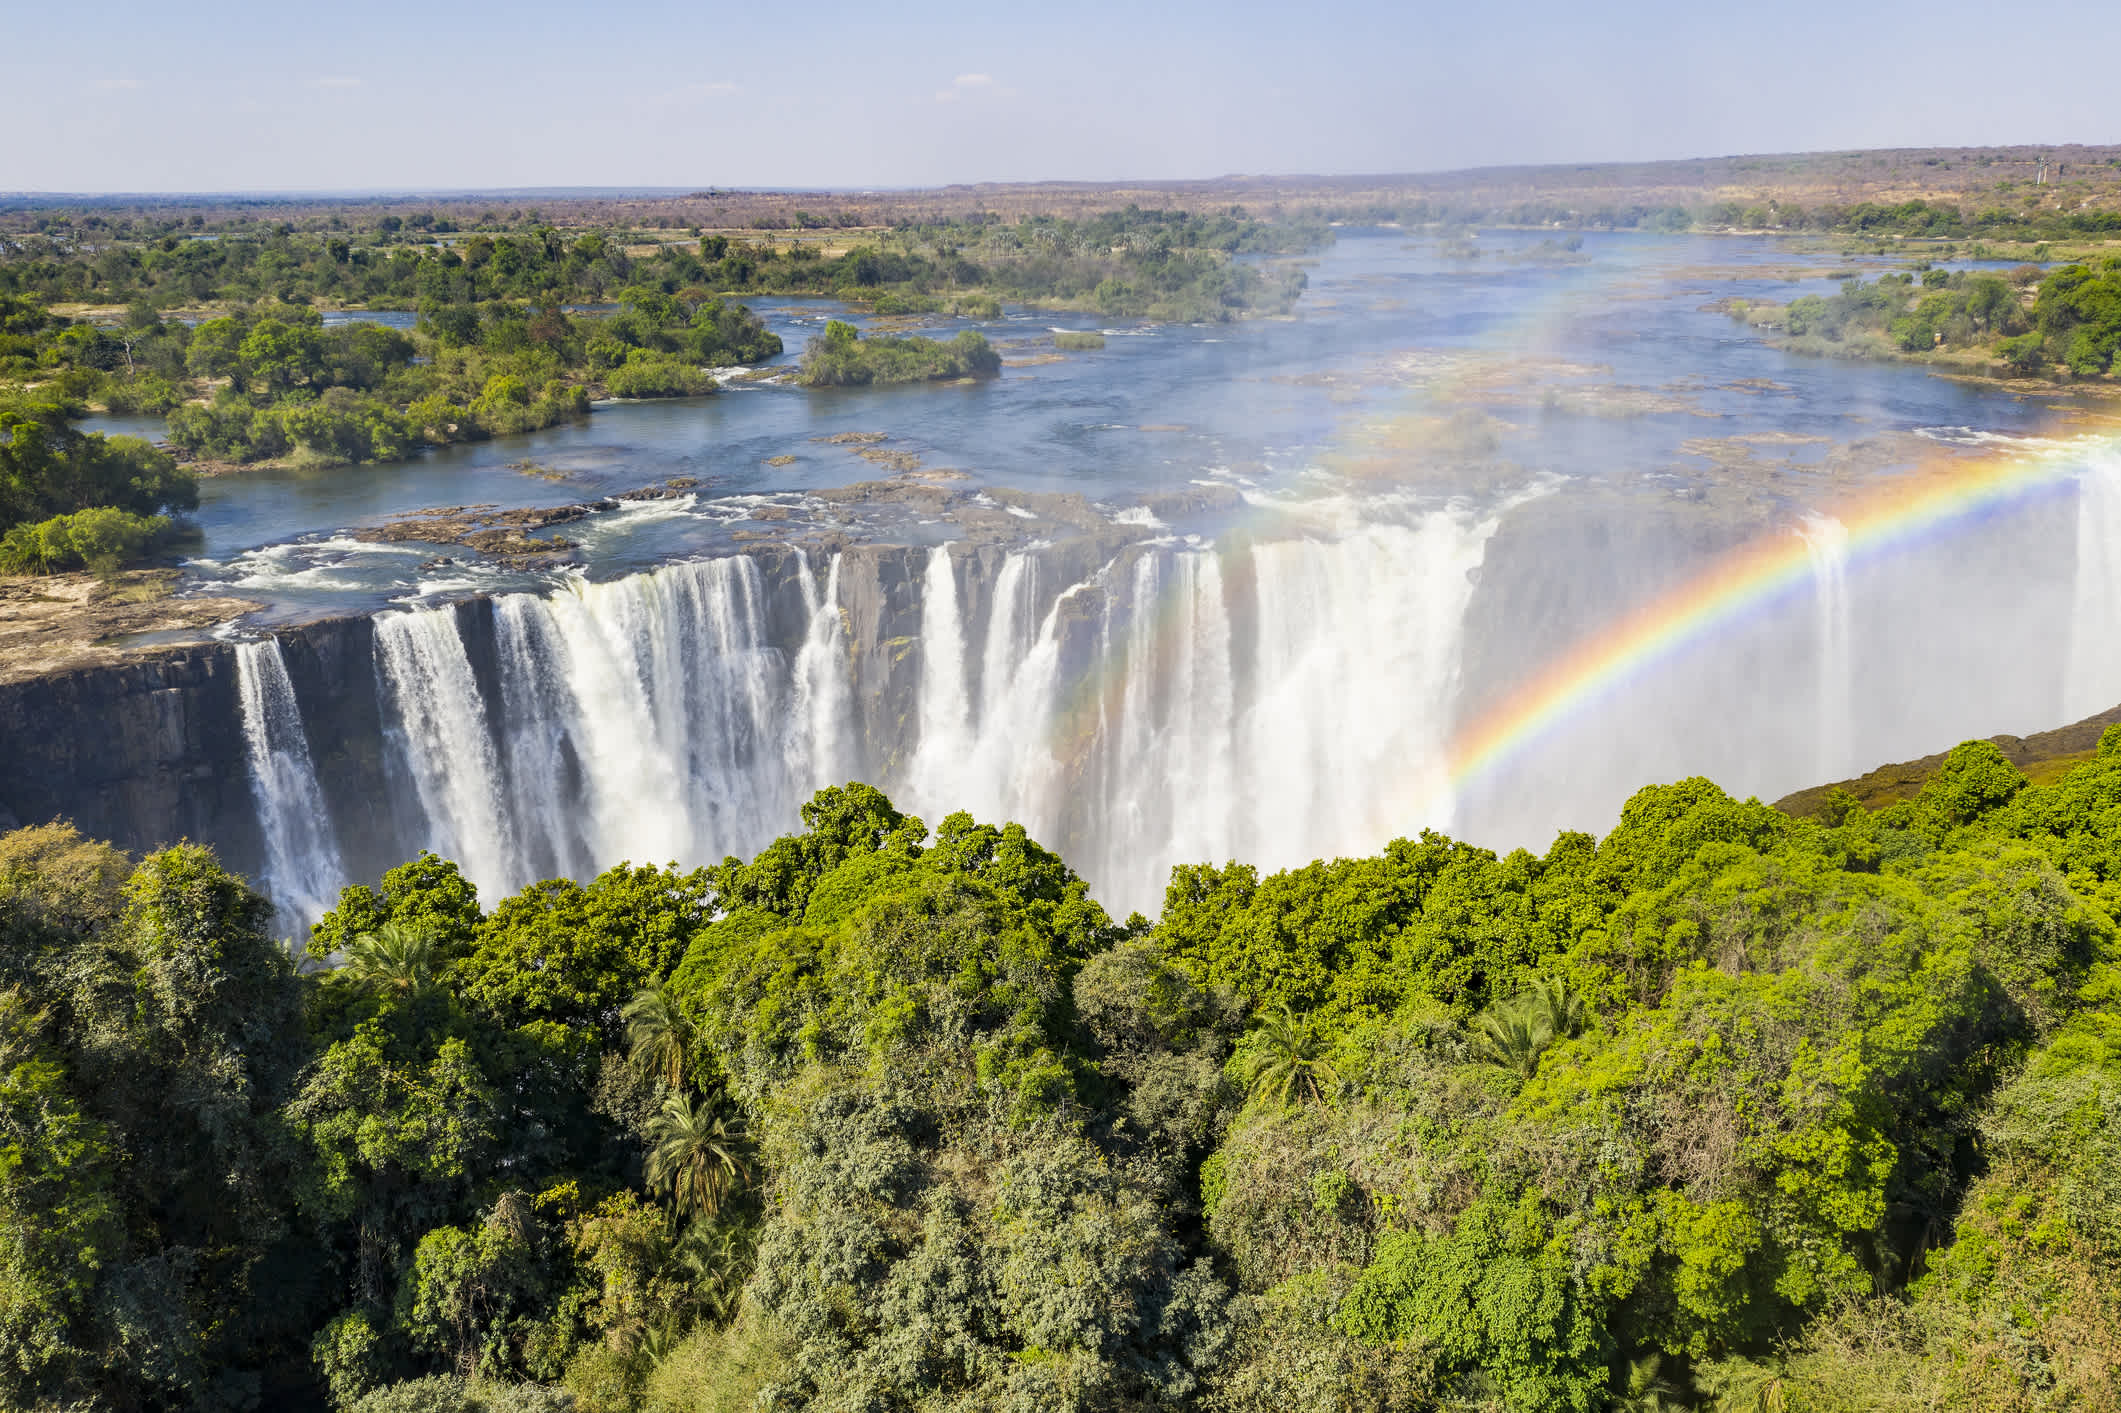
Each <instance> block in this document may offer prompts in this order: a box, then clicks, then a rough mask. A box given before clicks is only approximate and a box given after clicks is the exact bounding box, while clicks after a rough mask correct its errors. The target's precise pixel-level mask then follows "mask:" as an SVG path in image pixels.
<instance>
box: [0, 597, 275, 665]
mask: <svg viewBox="0 0 2121 1413" xmlns="http://www.w3.org/2000/svg"><path fill="white" fill-rule="evenodd" d="M182 577H183V576H182V573H181V571H179V570H175V569H135V570H127V571H125V572H123V573H120V574H118V575H116V576H115V577H113V578H111V579H107V580H105V579H98V578H96V577H95V576H94V575H91V574H50V575H41V576H35V577H10V578H0V682H20V681H25V680H27V679H29V678H32V677H42V676H48V675H51V674H55V673H61V672H68V671H72V670H75V669H78V668H84V667H107V666H110V665H112V664H114V663H117V662H120V661H123V660H125V659H126V658H127V657H129V656H136V655H137V654H138V653H139V652H140V651H141V649H142V648H143V647H147V646H159V647H166V646H171V645H175V644H179V643H190V642H202V641H205V640H206V639H207V638H208V637H210V636H211V632H212V630H213V629H214V628H215V627H217V626H218V625H220V624H223V623H226V622H228V621H229V620H231V619H234V618H237V617H239V616H241V615H242V614H245V613H250V612H253V611H255V610H257V609H259V608H262V607H263V605H262V604H259V603H255V602H253V601H251V600H248V599H240V598H234V597H206V598H180V597H177V596H176V590H177V587H178V585H179V583H180V582H181V580H182Z"/></svg>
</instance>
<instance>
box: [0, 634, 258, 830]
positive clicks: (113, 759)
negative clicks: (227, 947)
mask: <svg viewBox="0 0 2121 1413" xmlns="http://www.w3.org/2000/svg"><path fill="white" fill-rule="evenodd" d="M55 819H68V820H71V821H73V823H74V824H75V825H76V826H78V827H79V828H80V829H81V831H82V832H83V833H84V834H88V835H91V836H93V837H96V838H102V839H109V840H111V841H113V842H115V843H118V844H120V845H122V846H124V847H125V848H128V849H135V850H142V849H152V848H156V847H158V846H160V845H163V844H167V843H173V842H175V841H176V840H179V839H196V840H204V841H206V842H209V843H212V844H215V845H217V846H218V847H219V848H220V849H221V850H222V852H223V854H224V856H225V857H226V858H227V859H228V860H229V861H230V862H231V863H233V864H234V865H235V866H237V867H239V868H245V869H249V868H254V867H255V866H256V863H257V860H258V858H259V856H260V841H259V838H258V824H257V812H256V809H255V806H254V804H253V802H252V799H251V793H250V774H249V769H248V766H247V765H246V763H245V754H244V743H243V718H242V712H241V710H240V708H239V706H238V703H237V699H236V659H235V653H234V651H233V649H231V648H229V647H228V646H227V645H225V644H221V643H210V644H201V645H197V646H191V647H183V648H172V649H168V650H165V651H162V652H158V653H155V654H153V655H151V656H147V657H143V658H140V659H138V660H135V661H131V662H126V663H122V664H119V665H117V666H114V667H97V668H84V669H81V670H78V671H71V672H62V673H55V674H53V675H51V676H49V677H38V678H33V679H30V680H28V681H24V682H15V683H9V684H7V685H5V686H0V827H11V826H14V825H24V824H42V823H46V822H48V821H50V820H55Z"/></svg>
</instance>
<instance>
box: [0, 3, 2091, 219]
mask: <svg viewBox="0 0 2121 1413" xmlns="http://www.w3.org/2000/svg"><path fill="white" fill-rule="evenodd" d="M0 19H4V20H5V29H4V31H0V33H5V34H7V35H8V36H9V37H10V40H11V41H12V42H11V43H10V45H9V46H8V47H9V49H10V51H11V52H10V57H9V61H8V63H7V65H6V79H5V81H4V82H0V133H4V134H6V139H5V141H4V142H0V190H41V191H113V190H119V191H202V190H204V191H226V190H286V189H297V190H346V189H376V188H385V189H420V188H438V187H452V188H465V187H502V186H582V185H589V186H627V185H655V186H683V187H695V186H706V185H710V184H711V185H721V186H769V185H770V186H842V187H846V186H853V187H860V186H909V185H927V184H935V183H943V182H952V181H983V180H1036V179H1042V178H1067V179H1081V180H1105V179H1123V178H1130V177H1134V178H1149V177H1206V176H1216V175H1220V174H1223V173H1229V172H1389V171H1419V170H1433V169H1439V168H1449V167H1461V166H1472V165H1481V164H1488V163H1503V162H1556V161H1611V160H1623V159H1632V158H1655V157H1681V156H1698V155H1712V154H1718V153H1729V152H1763V151H1793V150H1795V151H1801V150H1813V149H1819V148H1840V147H1874V146H1928V145H1956V144H1962V143H1981V144H1988V143H2016V142H2036V143H2059V142H2087V143H2112V142H2121V102H2117V101H2116V100H2115V97H2114V94H2113V88H2112V85H2111V83H2110V82H2109V81H2108V80H2107V79H2106V78H2104V77H2101V76H2100V74H2099V73H2098V69H2099V66H2100V61H2098V60H2096V59H2095V58H2094V57H2093V56H2099V55H2112V54H2114V53H2117V52H2121V4H2114V3H2103V4H2083V3H2076V0H2064V3H2059V4H2056V5H2052V6H2049V7H2046V8H2044V9H2042V10H2039V11H2037V12H2025V13H2023V14H2022V15H2013V14H2012V13H2011V12H2010V11H2008V10H2007V9H2005V8H2002V7H1997V6H1993V5H1986V6H1979V7H1976V6H1974V5H1971V4H1966V3H1961V0H1933V3H1925V4H1914V3H1898V2H1897V0H1894V2H1893V3H1883V4H1862V3H1857V4H1849V3H1841V4H1820V3H1811V0H1799V2H1798V3H1786V4H1766V5H1746V6H1737V5H1704V4H1686V5H1681V4H1669V3H1660V2H1659V0H1647V2H1646V3H1607V4H1603V5H1599V4H1588V3H1573V4H1558V3H1550V0H1523V2H1522V3H1517V4H1508V5H1498V4H1485V5H1483V4H1478V3H1458V4H1451V5H1430V4H1422V3H1397V4H1394V3H1386V0H1375V3H1332V2H1330V0H1329V3H1314V4H1309V5H1305V4H1300V3H1299V4H1285V5H1275V6H1267V5H1255V4H1248V3H1226V4H1217V5H1207V4H1162V5H1159V4H1153V3H1147V0H1143V2H1142V3H1134V4H1113V3H1105V0H1089V3H1049V4H1042V5H1038V6H1019V5H1006V4H1005V5H1002V6H986V7H982V6H977V5H970V4H965V3H957V4H951V5H931V4H903V5H892V4H889V3H883V4H878V3H869V4H862V5H851V4H839V3H831V2H830V0H827V2H826V3H809V4H805V3H800V0H784V2H783V3H778V4H770V5H769V4H757V3H751V4H744V5H726V4H723V5H717V4H711V3H704V0H692V3H684V4H678V3H665V0H636V3H633V4H629V5H624V6H617V5H610V6H596V5H588V4H582V3H572V4H564V5H563V4H558V3H552V2H551V0H519V3H514V4H508V5H485V4H482V5H472V4H463V3H453V0H349V2H348V3H341V4H321V3H315V0H310V3H292V0H288V2H287V3H280V4H261V3H228V2H227V0H218V2H217V0H201V2H200V3H195V4H190V5H172V4H169V3H167V0H160V3H155V4H142V3H136V0H106V3H97V4H88V3H61V4H57V5H54V4H52V3H50V0H38V3H36V4H34V5H32V4H26V3H23V0H0ZM2071 55H2075V56H2079V59H2080V60H2084V61H2085V62H2073V61H2071V60H2070V59H2069V56H2071Z"/></svg>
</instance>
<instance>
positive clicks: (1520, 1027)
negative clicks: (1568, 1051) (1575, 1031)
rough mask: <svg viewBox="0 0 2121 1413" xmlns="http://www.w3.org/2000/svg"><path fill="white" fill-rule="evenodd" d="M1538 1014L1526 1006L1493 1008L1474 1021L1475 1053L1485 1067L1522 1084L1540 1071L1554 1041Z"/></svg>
mask: <svg viewBox="0 0 2121 1413" xmlns="http://www.w3.org/2000/svg"><path fill="white" fill-rule="evenodd" d="M1542 1021H1543V1018H1542V1017H1541V1016H1539V1015H1538V1013H1537V1012H1534V1011H1531V1010H1528V1009H1526V1008H1525V1007H1522V1006H1515V1005H1501V1006H1490V1007H1488V1008H1487V1009H1486V1010H1485V1011H1482V1012H1481V1013H1480V1014H1479V1015H1478V1016H1476V1017H1474V1020H1473V1053H1474V1054H1476V1055H1478V1056H1479V1057H1480V1059H1481V1061H1482V1063H1484V1064H1488V1065H1492V1066H1494V1067H1495V1068H1496V1069H1499V1070H1507V1071H1509V1072H1510V1073H1511V1074H1513V1075H1515V1076H1517V1078H1518V1079H1520V1080H1527V1079H1530V1078H1531V1077H1532V1076H1533V1075H1534V1074H1535V1073H1536V1072H1537V1071H1538V1069H1539V1057H1540V1056H1541V1055H1544V1054H1545V1053H1546V1051H1547V1046H1549V1045H1551V1044H1552V1043H1553V1041H1554V1035H1553V1032H1552V1031H1550V1030H1548V1029H1547V1028H1546V1026H1545V1025H1544V1024H1543V1023H1542Z"/></svg>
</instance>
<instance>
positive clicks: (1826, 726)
mask: <svg viewBox="0 0 2121 1413" xmlns="http://www.w3.org/2000/svg"><path fill="white" fill-rule="evenodd" d="M1798 533H1799V534H1801V535H1802V536H1803V537H1804V547H1805V550H1806V552H1807V553H1808V554H1809V555H1810V557H1811V561H1812V615H1813V624H1814V632H1815V636H1816V640H1817V641H1816V643H1815V646H1814V649H1813V651H1814V654H1815V661H1816V662H1817V664H1818V673H1817V675H1818V683H1819V686H1818V693H1819V700H1818V705H1817V711H1818V721H1817V723H1816V724H1815V726H1814V728H1813V731H1814V740H1815V742H1816V745H1817V756H1816V763H1815V765H1814V767H1813V770H1814V773H1815V774H1816V775H1817V776H1818V778H1819V779H1821V780H1840V779H1844V778H1846V777H1847V776H1850V775H1853V774H1855V773H1857V772H1858V771H1859V770H1861V769H1862V768H1863V767H1862V766H1861V765H1859V764H1858V763H1857V761H1856V759H1855V751H1854V747H1853V743H1852V740H1851V737H1852V735H1853V733H1854V729H1855V712H1856V707H1855V700H1854V691H1855V685H1854V653H1853V649H1852V648H1851V646H1850V637H1851V632H1850V627H1849V621H1850V608H1849V588H1848V558H1849V533H1848V527H1847V526H1845V525H1843V524H1842V523H1841V522H1840V521H1839V520H1836V519H1834V518H1833V517H1831V516H1826V515H1807V516H1805V517H1804V525H1803V528H1802V529H1800V530H1799V532H1798Z"/></svg>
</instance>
